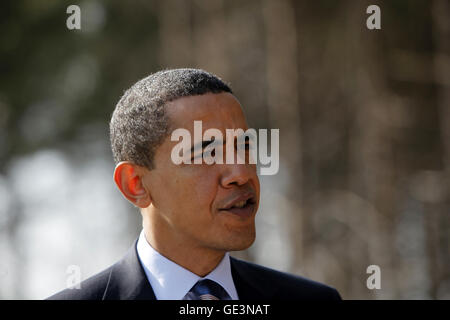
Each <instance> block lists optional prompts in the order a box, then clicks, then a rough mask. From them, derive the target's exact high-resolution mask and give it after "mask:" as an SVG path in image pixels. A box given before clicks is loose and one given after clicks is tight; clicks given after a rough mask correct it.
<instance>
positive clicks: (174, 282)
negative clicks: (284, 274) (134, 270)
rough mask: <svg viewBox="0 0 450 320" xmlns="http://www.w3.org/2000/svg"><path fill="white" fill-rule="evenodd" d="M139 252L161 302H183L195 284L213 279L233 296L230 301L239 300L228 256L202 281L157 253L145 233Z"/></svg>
mask: <svg viewBox="0 0 450 320" xmlns="http://www.w3.org/2000/svg"><path fill="white" fill-rule="evenodd" d="M137 252H138V257H139V260H140V262H141V264H142V266H143V268H144V271H145V274H146V276H147V279H148V281H149V282H150V285H151V286H152V288H153V291H154V293H155V296H156V298H157V299H158V300H181V299H183V298H184V296H185V295H186V294H187V293H188V292H189V290H190V289H191V288H192V287H193V286H194V285H195V283H196V282H197V281H198V280H201V279H210V280H213V281H215V282H217V283H219V284H220V285H221V286H222V287H223V288H224V289H225V291H226V292H227V293H228V294H229V295H230V297H231V299H233V300H237V299H238V295H237V291H236V287H235V285H234V282H233V277H232V275H231V266H230V256H229V254H228V252H227V253H226V254H225V256H224V257H223V259H222V261H221V262H220V263H219V264H218V265H217V267H216V268H215V269H214V270H213V271H211V272H210V273H209V274H208V275H206V276H205V277H203V278H201V277H199V276H197V275H196V274H194V273H192V272H191V271H189V270H187V269H185V268H183V267H182V266H180V265H178V264H176V263H175V262H173V261H171V260H169V259H168V258H166V257H164V256H163V255H162V254H160V253H159V252H158V251H156V250H155V249H154V248H153V247H152V246H151V245H150V244H149V243H148V242H147V240H146V238H145V234H144V230H142V231H141V234H140V235H139V239H138V243H137Z"/></svg>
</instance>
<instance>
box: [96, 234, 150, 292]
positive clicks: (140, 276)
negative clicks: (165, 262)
mask: <svg viewBox="0 0 450 320" xmlns="http://www.w3.org/2000/svg"><path fill="white" fill-rule="evenodd" d="M136 243H137V240H136V241H135V242H134V244H133V246H132V247H131V248H130V249H129V250H128V252H127V253H126V254H125V256H124V257H123V258H122V260H120V261H119V262H117V263H116V264H115V265H113V266H112V269H111V272H110V275H109V280H108V284H107V286H106V289H105V292H104V294H103V300H156V297H155V294H154V292H153V289H152V287H151V286H150V283H149V282H148V280H147V276H146V275H145V272H144V269H143V268H142V266H141V263H140V262H139V259H138V256H137V251H136Z"/></svg>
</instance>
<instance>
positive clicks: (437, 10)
mask: <svg viewBox="0 0 450 320" xmlns="http://www.w3.org/2000/svg"><path fill="white" fill-rule="evenodd" d="M449 12H450V3H449V2H448V1H446V0H434V1H433V3H432V18H433V19H432V21H433V36H434V43H435V48H436V49H435V52H434V76H435V82H436V84H437V90H438V92H437V104H438V108H439V109H438V110H439V120H440V130H441V141H442V148H443V151H442V153H443V154H442V163H443V181H442V185H441V186H440V187H441V188H440V190H441V192H442V195H443V199H442V201H441V203H440V204H439V206H438V208H437V209H436V213H435V217H434V218H435V219H434V221H429V222H428V225H429V226H430V229H429V238H431V239H430V240H429V250H430V255H431V256H430V258H431V259H432V263H431V266H432V269H433V270H431V273H432V277H433V286H432V288H431V294H432V297H433V298H437V299H449V298H450V293H449V292H448V290H449V288H450V248H449V244H450V216H449V211H448V208H449V207H450V194H449V192H450V191H449V190H450V19H449ZM431 227H433V228H431Z"/></svg>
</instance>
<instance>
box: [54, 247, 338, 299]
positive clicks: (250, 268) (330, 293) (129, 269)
mask: <svg viewBox="0 0 450 320" xmlns="http://www.w3.org/2000/svg"><path fill="white" fill-rule="evenodd" d="M136 243H137V241H136V242H135V243H134V245H133V247H132V248H130V250H128V252H127V254H126V255H125V256H124V257H123V258H122V260H120V261H119V262H117V263H116V264H114V265H112V266H111V267H109V268H108V269H106V270H104V271H102V272H100V273H98V274H96V275H94V276H92V277H90V278H88V279H86V280H85V281H83V282H81V288H80V289H66V290H63V291H61V292H58V293H56V294H55V295H53V296H51V297H49V298H48V299H50V300H155V299H156V297H155V294H154V293H153V289H152V287H151V285H150V283H149V281H148V279H147V276H146V275H145V272H144V269H143V268H142V266H141V263H140V261H139V258H138V255H137V251H136ZM230 264H231V274H232V277H233V281H234V284H235V286H236V290H237V293H238V295H239V299H240V300H340V299H341V297H340V295H339V293H338V292H337V291H336V289H334V288H331V287H328V286H326V285H324V284H321V283H318V282H315V281H312V280H308V279H305V278H302V277H299V276H295V275H291V274H287V273H283V272H279V271H276V270H272V269H269V268H265V267H262V266H259V265H256V264H253V263H249V262H245V261H242V260H238V259H235V258H233V257H231V263H230Z"/></svg>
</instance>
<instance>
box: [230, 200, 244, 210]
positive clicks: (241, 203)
mask: <svg viewBox="0 0 450 320" xmlns="http://www.w3.org/2000/svg"><path fill="white" fill-rule="evenodd" d="M246 203H247V200H242V201H239V202H237V203H236V204H235V205H234V206H233V207H236V208H242V207H243V206H245V204H246Z"/></svg>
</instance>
